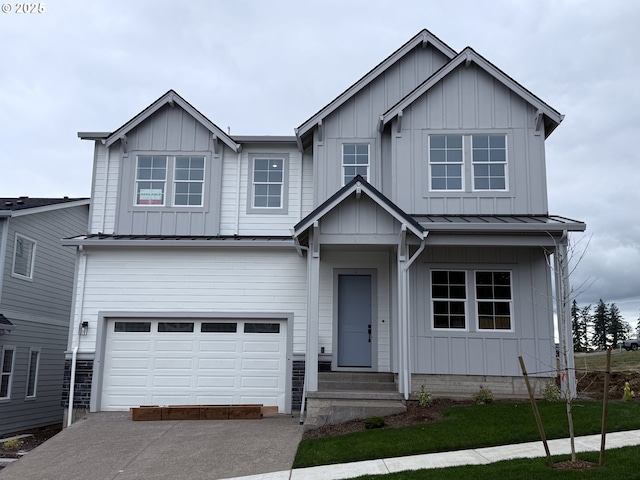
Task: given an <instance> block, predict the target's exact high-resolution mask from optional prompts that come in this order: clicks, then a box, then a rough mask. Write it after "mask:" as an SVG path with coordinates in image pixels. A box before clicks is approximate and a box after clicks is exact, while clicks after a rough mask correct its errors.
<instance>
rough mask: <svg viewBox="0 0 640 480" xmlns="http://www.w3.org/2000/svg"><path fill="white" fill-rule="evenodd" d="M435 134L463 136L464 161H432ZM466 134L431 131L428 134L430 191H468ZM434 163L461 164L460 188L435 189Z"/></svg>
mask: <svg viewBox="0 0 640 480" xmlns="http://www.w3.org/2000/svg"><path fill="white" fill-rule="evenodd" d="M433 136H445V137H446V136H459V137H462V161H460V162H432V161H431V137H433ZM465 137H466V135H465V134H462V133H452V132H449V133H445V132H443V133H430V134H429V135H428V136H427V157H428V161H427V163H428V168H427V171H428V182H429V192H435V193H456V194H457V193H459V192H465V191H466V184H467V182H466V180H467V178H466V177H467V175H466V163H467V162H466V160H467V149H466V146H465ZM432 165H460V166H461V172H460V175H461V185H460V188H459V189H455V190H454V189H450V188H445V189H434V188H433V187H432V185H433V184H432V182H431V180H432V175H431V166H432Z"/></svg>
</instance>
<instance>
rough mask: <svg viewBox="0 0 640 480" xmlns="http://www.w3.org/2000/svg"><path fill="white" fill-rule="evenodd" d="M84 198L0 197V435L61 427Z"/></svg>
mask: <svg viewBox="0 0 640 480" xmlns="http://www.w3.org/2000/svg"><path fill="white" fill-rule="evenodd" d="M88 219H89V199H74V198H28V197H20V198H0V436H1V435H4V434H5V433H10V432H15V431H19V430H26V429H32V428H37V427H42V426H46V425H53V424H56V423H61V422H62V418H63V410H62V408H61V407H60V398H61V397H62V380H63V373H64V361H65V355H64V352H65V350H66V347H67V342H68V333H69V319H70V316H71V303H72V301H71V297H72V294H73V284H74V282H73V275H74V267H75V253H74V251H73V250H72V249H70V248H68V247H63V246H62V244H61V243H60V239H61V238H64V237H69V236H71V235H78V234H80V233H84V232H86V230H87V223H88Z"/></svg>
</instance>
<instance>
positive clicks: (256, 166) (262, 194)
mask: <svg viewBox="0 0 640 480" xmlns="http://www.w3.org/2000/svg"><path fill="white" fill-rule="evenodd" d="M288 166H289V154H286V153H282V154H280V153H264V154H260V153H250V154H249V175H248V186H247V189H248V192H249V193H248V198H247V213H266V214H286V213H287V197H288V195H287V190H288V188H289V187H288V182H289V174H288Z"/></svg>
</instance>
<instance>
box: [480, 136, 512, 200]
mask: <svg viewBox="0 0 640 480" xmlns="http://www.w3.org/2000/svg"><path fill="white" fill-rule="evenodd" d="M471 148H472V157H471V158H472V160H471V161H472V163H473V189H474V190H506V189H507V145H506V137H505V136H504V135H473V136H472V137H471Z"/></svg>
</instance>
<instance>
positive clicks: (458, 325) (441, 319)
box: [431, 270, 467, 330]
mask: <svg viewBox="0 0 640 480" xmlns="http://www.w3.org/2000/svg"><path fill="white" fill-rule="evenodd" d="M466 277H467V276H466V272H464V271H448V270H432V271H431V306H432V312H433V328H436V329H438V328H446V329H461V330H464V329H465V328H466V327H467V325H466V319H467V316H466V305H467V279H466Z"/></svg>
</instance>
